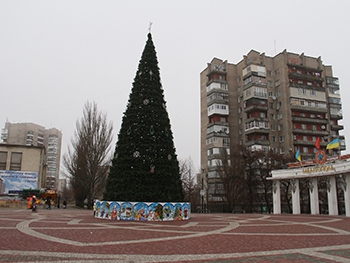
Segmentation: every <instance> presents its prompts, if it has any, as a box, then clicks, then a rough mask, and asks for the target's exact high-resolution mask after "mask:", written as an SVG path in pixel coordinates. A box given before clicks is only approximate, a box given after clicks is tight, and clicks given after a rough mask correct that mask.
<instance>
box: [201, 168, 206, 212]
mask: <svg viewBox="0 0 350 263" xmlns="http://www.w3.org/2000/svg"><path fill="white" fill-rule="evenodd" d="M204 172H205V166H202V174H201V176H202V190H201V191H200V195H201V197H202V213H204V195H205V190H204V174H205V173H204Z"/></svg>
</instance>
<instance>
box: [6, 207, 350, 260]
mask: <svg viewBox="0 0 350 263" xmlns="http://www.w3.org/2000/svg"><path fill="white" fill-rule="evenodd" d="M0 262H40V263H43V262H69V263H73V262H74V263H75V262H84V263H90V262H129V263H137V262H159V263H160V262H191V263H193V262H207V263H209V262H210V263H212V262H221V263H229V262H258V263H262V262H350V218H347V217H343V216H328V215H320V216H312V215H266V214H264V215H261V214H192V218H191V219H190V220H188V221H173V222H127V221H110V220H104V219H96V218H94V217H93V216H92V212H91V211H88V210H81V209H74V208H69V209H64V210H63V209H52V210H44V209H39V211H38V213H31V211H30V210H26V209H20V208H18V209H13V208H0Z"/></svg>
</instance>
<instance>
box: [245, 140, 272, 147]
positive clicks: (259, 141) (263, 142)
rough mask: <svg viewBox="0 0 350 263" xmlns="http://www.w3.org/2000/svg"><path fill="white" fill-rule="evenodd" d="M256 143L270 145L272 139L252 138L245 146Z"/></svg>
mask: <svg viewBox="0 0 350 263" xmlns="http://www.w3.org/2000/svg"><path fill="white" fill-rule="evenodd" d="M254 144H257V145H263V146H270V141H269V140H250V141H246V143H245V146H246V147H250V146H252V145H254Z"/></svg>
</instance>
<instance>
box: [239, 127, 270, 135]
mask: <svg viewBox="0 0 350 263" xmlns="http://www.w3.org/2000/svg"><path fill="white" fill-rule="evenodd" d="M253 133H259V134H261V133H264V134H269V133H270V130H269V129H266V128H259V127H254V128H250V129H247V130H245V134H246V135H249V134H253Z"/></svg>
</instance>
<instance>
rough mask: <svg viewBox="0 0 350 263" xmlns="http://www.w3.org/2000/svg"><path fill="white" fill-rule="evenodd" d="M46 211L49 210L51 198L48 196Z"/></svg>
mask: <svg viewBox="0 0 350 263" xmlns="http://www.w3.org/2000/svg"><path fill="white" fill-rule="evenodd" d="M46 205H47V207H46V209H48V210H51V198H50V196H48V197H46Z"/></svg>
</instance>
